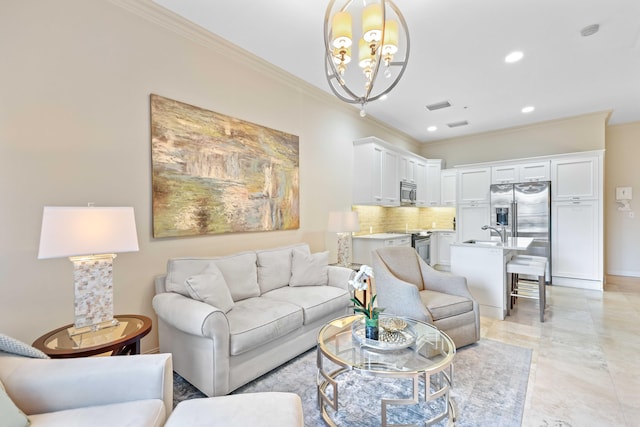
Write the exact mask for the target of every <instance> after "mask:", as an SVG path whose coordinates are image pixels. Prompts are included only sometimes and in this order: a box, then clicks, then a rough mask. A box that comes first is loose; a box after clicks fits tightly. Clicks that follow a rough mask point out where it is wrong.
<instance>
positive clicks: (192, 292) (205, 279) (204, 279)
mask: <svg viewBox="0 0 640 427" xmlns="http://www.w3.org/2000/svg"><path fill="white" fill-rule="evenodd" d="M211 270H213V269H211ZM216 270H217V271H211V272H209V273H207V274H198V275H196V276H190V277H188V278H187V280H186V281H185V285H186V287H187V289H188V290H189V296H191V298H193V299H195V300H198V301H202V302H206V303H207V304H209V305H212V306H214V307H217V308H219V309H220V310H222V311H223V312H224V313H228V312H229V310H231V309H232V308H233V305H234V304H233V299H232V298H231V293H230V292H229V288H228V287H227V282H226V281H225V280H224V277H223V276H222V272H220V270H219V269H218V268H217V267H216Z"/></svg>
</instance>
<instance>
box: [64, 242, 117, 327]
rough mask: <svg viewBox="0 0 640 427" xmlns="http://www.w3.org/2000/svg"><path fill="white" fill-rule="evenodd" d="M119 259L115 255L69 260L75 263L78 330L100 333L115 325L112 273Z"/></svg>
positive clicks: (75, 324) (74, 277)
mask: <svg viewBox="0 0 640 427" xmlns="http://www.w3.org/2000/svg"><path fill="white" fill-rule="evenodd" d="M115 257H116V255H115V254H104V255H89V256H81V257H70V258H69V259H70V260H71V262H72V263H73V279H74V280H73V281H74V291H75V293H74V296H75V301H74V310H75V317H74V325H73V327H74V328H75V329H76V330H83V331H84V330H85V328H89V329H88V330H91V328H94V327H95V328H96V329H98V325H102V324H104V323H109V322H113V320H114V319H113V276H112V272H113V259H114V258H115ZM116 322H117V321H116ZM80 333H82V332H80Z"/></svg>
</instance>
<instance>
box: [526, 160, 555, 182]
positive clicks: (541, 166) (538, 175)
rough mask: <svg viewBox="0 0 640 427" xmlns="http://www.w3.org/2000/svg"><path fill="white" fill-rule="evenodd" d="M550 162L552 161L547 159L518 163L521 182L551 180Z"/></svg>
mask: <svg viewBox="0 0 640 427" xmlns="http://www.w3.org/2000/svg"><path fill="white" fill-rule="evenodd" d="M549 164H550V162H548V161H546V162H533V163H523V164H520V165H518V172H519V174H520V181H519V182H535V181H549V180H550V179H551V174H550V173H549Z"/></svg>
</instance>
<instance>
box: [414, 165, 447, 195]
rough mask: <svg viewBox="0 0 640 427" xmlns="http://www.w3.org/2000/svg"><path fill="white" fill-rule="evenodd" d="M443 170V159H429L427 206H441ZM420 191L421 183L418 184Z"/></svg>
mask: <svg viewBox="0 0 640 427" xmlns="http://www.w3.org/2000/svg"><path fill="white" fill-rule="evenodd" d="M441 170H442V160H427V164H426V178H427V181H426V185H425V198H426V205H425V206H441V205H442V203H441V201H440V171H441ZM418 191H420V184H418Z"/></svg>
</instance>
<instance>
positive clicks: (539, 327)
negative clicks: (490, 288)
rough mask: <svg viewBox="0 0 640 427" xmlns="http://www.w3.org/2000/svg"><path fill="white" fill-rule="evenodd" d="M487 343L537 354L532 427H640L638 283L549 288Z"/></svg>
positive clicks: (486, 326) (485, 332) (491, 331)
mask: <svg viewBox="0 0 640 427" xmlns="http://www.w3.org/2000/svg"><path fill="white" fill-rule="evenodd" d="M537 304H538V302H537V301H533V300H525V299H521V300H519V301H518V303H517V305H516V308H515V310H514V311H513V312H512V315H511V316H509V317H507V318H506V319H505V321H500V320H493V319H488V318H482V319H481V327H482V336H483V337H486V338H490V339H494V340H498V341H503V342H506V343H510V344H514V345H519V346H523V347H529V348H531V349H533V355H532V364H531V372H530V375H529V384H528V389H527V398H526V404H525V409H524V417H523V424H522V425H523V426H526V427H542V426H544V427H590V426H607V427H612V426H626V427H631V426H640V278H627V277H620V276H608V278H607V285H606V286H605V291H604V292H598V291H586V290H581V289H574V288H566V287H560V286H549V287H547V305H548V306H547V310H546V315H545V322H544V323H540V321H539V312H538V305H537Z"/></svg>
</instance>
